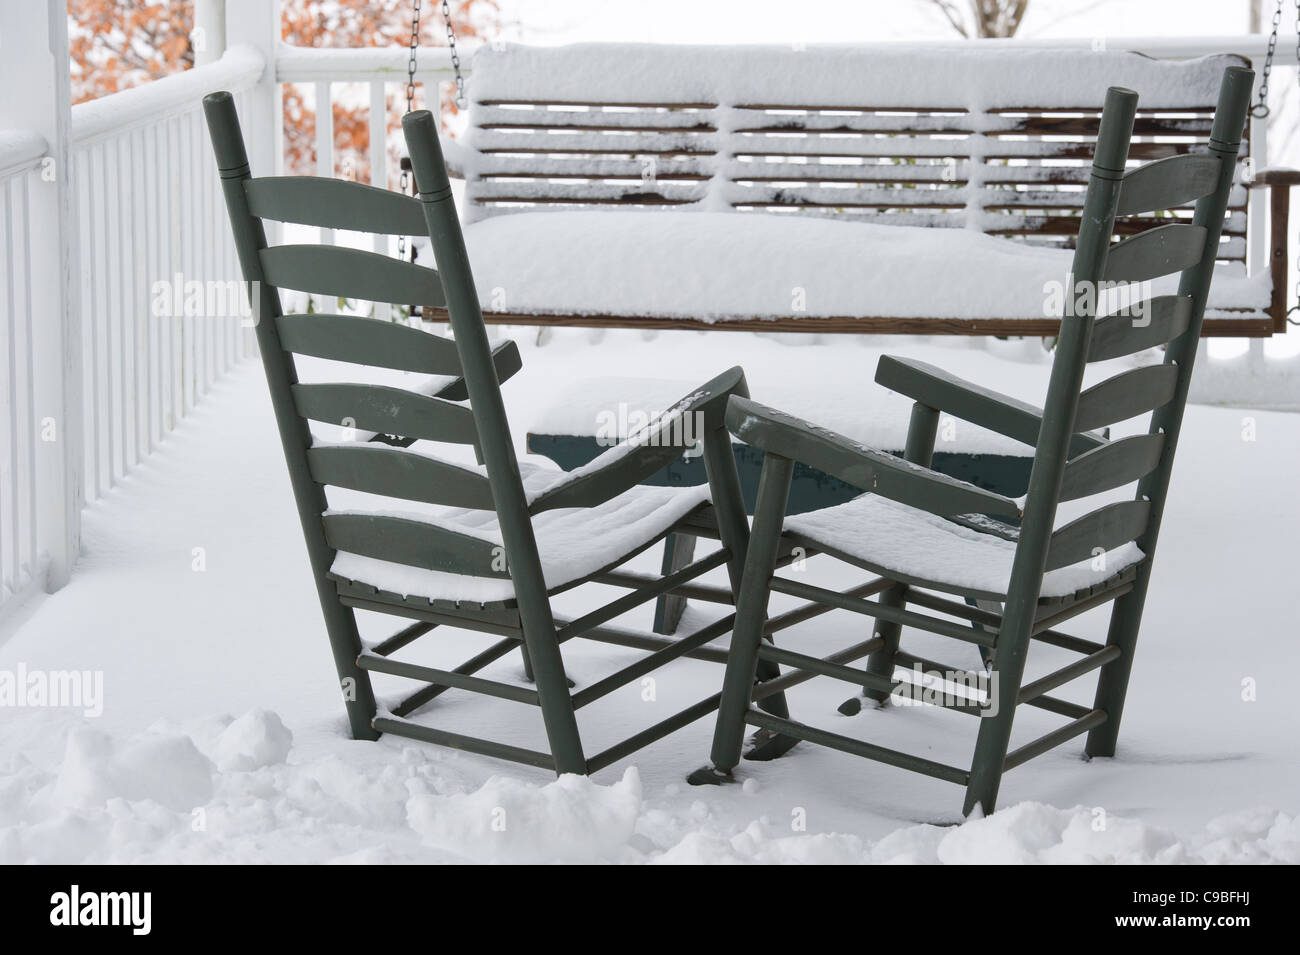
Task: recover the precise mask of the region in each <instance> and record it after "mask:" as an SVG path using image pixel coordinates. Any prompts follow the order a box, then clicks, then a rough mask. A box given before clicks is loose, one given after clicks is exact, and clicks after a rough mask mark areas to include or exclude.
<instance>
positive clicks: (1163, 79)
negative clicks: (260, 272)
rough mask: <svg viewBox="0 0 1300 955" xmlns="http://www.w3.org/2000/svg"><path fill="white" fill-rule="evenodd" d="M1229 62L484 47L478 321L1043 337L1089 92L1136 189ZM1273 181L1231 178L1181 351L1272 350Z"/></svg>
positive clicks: (1203, 121) (1203, 133) (1264, 175)
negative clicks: (1126, 106) (1117, 126)
mask: <svg viewBox="0 0 1300 955" xmlns="http://www.w3.org/2000/svg"><path fill="white" fill-rule="evenodd" d="M1244 64H1245V60H1244V59H1242V58H1241V57H1238V56H1232V55H1226V54H1225V55H1220V56H1207V57H1203V58H1200V59H1195V60H1171V59H1155V58H1152V57H1148V56H1144V55H1142V54H1141V52H1140V51H1139V52H1131V51H1124V50H1092V49H1077V48H1076V49H1017V50H1010V49H1007V48H1004V47H996V48H988V49H985V48H982V47H979V46H974V45H971V44H962V45H942V44H924V45H910V44H897V43H892V44H861V45H853V46H825V47H810V48H807V49H805V48H802V47H799V48H795V49H792V48H790V47H788V46H787V47H774V46H767V47H765V46H727V47H718V46H705V45H671V46H670V45H656V44H576V45H573V46H560V47H528V46H520V45H514V44H493V45H490V46H484V47H481V48H480V49H479V50H478V51H477V52H476V54H475V57H474V68H473V76H472V77H471V79H470V83H469V87H468V90H469V95H470V98H471V104H470V109H469V115H468V119H469V127H468V129H467V131H466V134H465V135H464V136H463V137H462V138H460V139H459V140H457V141H456V143H455V147H454V153H449V154H448V155H449V158H450V160H451V163H452V165H453V166H454V167H455V169H456V171H457V173H458V174H459V175H461V176H463V178H464V180H465V209H464V212H465V215H466V221H467V223H468V224H469V225H468V227H467V229H466V240H467V243H468V245H469V250H470V257H471V261H472V262H473V263H474V273H475V279H476V282H477V285H478V293H479V300H480V302H481V304H482V306H483V310H484V314H485V317H486V319H487V320H488V321H489V322H499V323H504V324H538V325H591V326H608V327H680V328H710V327H712V328H730V329H764V328H766V329H769V330H774V331H777V330H779V331H793V332H818V331H838V332H856V333H867V334H870V333H904V334H934V333H938V334H950V333H951V334H965V335H994V334H996V335H1022V334H1023V335H1054V334H1056V330H1057V326H1058V324H1059V319H1060V315H1061V310H1060V308H1059V305H1057V304H1054V303H1053V301H1052V299H1051V296H1050V295H1049V294H1048V293H1047V292H1046V291H1045V288H1044V286H1045V283H1048V282H1051V283H1055V284H1056V285H1058V286H1059V285H1062V284H1063V283H1064V279H1065V275H1066V272H1067V270H1068V268H1069V248H1070V247H1071V245H1072V243H1073V241H1074V237H1075V234H1076V232H1077V230H1078V227H1079V215H1080V212H1081V209H1082V203H1083V197H1084V187H1085V186H1086V184H1087V182H1088V174H1089V170H1088V165H1089V161H1090V159H1091V155H1092V149H1093V143H1094V142H1095V137H1096V133H1097V124H1098V121H1099V117H1100V105H1101V98H1102V96H1103V95H1104V93H1105V91H1106V88H1107V87H1108V86H1111V85H1122V86H1125V87H1127V88H1129V89H1133V90H1135V91H1137V93H1138V94H1139V95H1140V96H1141V97H1142V109H1143V113H1142V116H1141V117H1140V118H1139V120H1138V135H1139V136H1140V137H1141V139H1140V140H1139V141H1138V142H1136V143H1135V144H1134V147H1133V155H1132V157H1131V164H1134V165H1135V164H1136V163H1137V162H1138V161H1139V160H1150V159H1160V158H1169V157H1177V156H1181V155H1188V154H1193V153H1199V152H1204V151H1205V150H1206V149H1207V144H1208V137H1209V131H1210V121H1211V116H1212V114H1213V111H1214V105H1215V97H1216V96H1217V92H1218V87H1219V79H1220V77H1221V76H1222V75H1223V71H1224V69H1225V68H1227V67H1228V66H1235V65H1244ZM792 77H793V78H795V79H794V81H792V79H791V78H792ZM1266 122H1267V120H1265V119H1256V120H1254V121H1252V124H1251V125H1252V130H1251V131H1250V135H1251V137H1255V136H1256V134H1257V133H1259V132H1262V131H1263V129H1264V124H1265V123H1266ZM1253 152H1254V141H1253V140H1252V141H1251V142H1243V144H1242V153H1241V157H1240V162H1241V163H1246V162H1249V161H1251V160H1254V161H1255V163H1256V165H1257V166H1258V165H1262V163H1261V162H1260V157H1257V156H1252V155H1248V154H1250V153H1253ZM1296 181H1300V173H1295V172H1293V171H1291V170H1257V171H1256V174H1255V176H1254V178H1253V179H1249V181H1248V177H1247V175H1246V174H1245V171H1244V170H1243V171H1242V172H1241V174H1240V175H1239V181H1238V182H1237V183H1236V184H1235V185H1234V187H1233V189H1232V192H1231V194H1230V195H1229V201H1228V207H1227V217H1226V221H1225V223H1224V229H1223V235H1222V242H1221V244H1220V247H1219V249H1218V258H1219V260H1220V262H1221V266H1222V267H1221V268H1220V270H1219V274H1218V275H1216V277H1215V285H1214V291H1213V292H1212V293H1211V296H1212V297H1211V301H1210V303H1209V307H1208V309H1207V319H1206V321H1205V323H1204V326H1203V333H1204V334H1208V335H1234V336H1236V335H1269V334H1273V333H1275V332H1278V331H1284V330H1285V312H1286V292H1287V289H1286V278H1285V267H1284V266H1285V263H1286V262H1287V261H1288V260H1289V256H1288V254H1287V250H1286V247H1285V246H1286V241H1287V240H1286V238H1285V237H1286V236H1287V235H1288V233H1289V229H1288V225H1287V207H1286V205H1285V203H1281V202H1272V203H1270V202H1269V201H1268V200H1267V199H1266V197H1263V196H1259V197H1257V198H1256V199H1255V200H1254V201H1250V199H1249V193H1250V189H1251V188H1252V187H1254V186H1259V187H1262V188H1266V189H1270V190H1277V189H1282V190H1286V189H1288V188H1289V187H1290V185H1291V184H1293V183H1294V182H1296ZM1282 195H1283V196H1284V195H1285V193H1283V194H1282ZM1190 214H1191V210H1190V207H1189V206H1188V205H1186V204H1183V205H1180V206H1176V207H1172V208H1170V209H1153V210H1149V211H1148V212H1145V213H1143V215H1142V216H1138V217H1134V218H1133V219H1132V220H1131V221H1127V222H1124V223H1122V224H1120V225H1119V226H1118V228H1121V229H1122V230H1125V234H1131V233H1136V232H1139V231H1141V230H1142V229H1146V228H1149V227H1152V226H1155V225H1160V224H1165V223H1169V222H1170V221H1171V218H1170V217H1172V218H1177V219H1181V220H1184V221H1185V220H1186V219H1187V217H1188V216H1190ZM1264 217H1268V218H1269V220H1270V221H1269V222H1268V223H1265V222H1263V221H1262V219H1263V218H1264ZM1265 225H1267V226H1268V227H1269V228H1268V233H1269V234H1270V235H1271V236H1276V237H1277V239H1276V240H1270V242H1269V243H1265V242H1264V241H1263V236H1264V231H1265V230H1264V228H1263V227H1264V226H1265ZM1248 236H1249V237H1250V240H1251V241H1250V244H1251V246H1252V249H1254V248H1258V250H1259V251H1258V252H1256V251H1250V250H1248V249H1247V237H1248ZM1256 239H1259V240H1260V241H1258V242H1256ZM1248 263H1249V266H1250V272H1252V273H1253V274H1250V275H1248V270H1247V264H1248ZM434 311H435V312H436V311H437V310H436V309H435V310H434Z"/></svg>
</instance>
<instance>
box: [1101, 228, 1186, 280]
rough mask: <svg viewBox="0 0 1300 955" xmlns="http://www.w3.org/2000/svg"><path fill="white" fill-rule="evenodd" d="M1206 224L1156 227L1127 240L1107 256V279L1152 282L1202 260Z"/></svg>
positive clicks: (1116, 246)
mask: <svg viewBox="0 0 1300 955" xmlns="http://www.w3.org/2000/svg"><path fill="white" fill-rule="evenodd" d="M1204 252H1205V227H1204V226H1198V225H1190V224H1184V223H1181V222H1180V223H1173V224H1170V225H1163V226H1157V227H1156V228H1154V229H1148V230H1146V231H1145V232H1143V233H1142V234H1141V235H1135V236H1133V237H1132V238H1129V239H1125V240H1124V241H1122V242H1119V243H1117V244H1116V245H1115V246H1114V247H1113V248H1111V250H1110V254H1109V255H1108V256H1107V258H1106V273H1105V279H1106V281H1108V282H1149V281H1151V280H1152V279H1157V278H1159V277H1160V276H1162V275H1168V274H1169V273H1171V272H1181V271H1182V270H1183V269H1189V268H1191V267H1192V266H1193V265H1196V264H1197V263H1198V262H1200V261H1201V257H1202V255H1203V254H1204Z"/></svg>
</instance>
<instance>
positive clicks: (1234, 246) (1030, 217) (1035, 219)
mask: <svg viewBox="0 0 1300 955" xmlns="http://www.w3.org/2000/svg"><path fill="white" fill-rule="evenodd" d="M989 211H990V212H992V211H993V210H989ZM999 214H1000V215H1002V216H1003V217H1004V218H1003V219H1002V220H997V221H994V220H991V219H990V220H986V223H985V228H984V231H985V232H987V233H989V234H990V235H1039V234H1041V235H1059V236H1065V237H1068V238H1070V239H1073V238H1074V237H1075V236H1077V235H1078V234H1079V217H1078V216H1075V215H1057V216H1052V215H1039V214H1035V213H1034V212H1032V211H1031V212H1010V211H1009V212H1004V213H999ZM1240 221H1241V222H1242V226H1243V230H1244V223H1245V217H1244V216H1242V217H1241V220H1240ZM1004 222H1005V224H1003V223H1004ZM1169 224H1170V222H1169V220H1168V219H1148V218H1141V217H1137V216H1132V217H1129V218H1127V219H1116V220H1115V234H1116V235H1121V236H1133V235H1141V234H1142V233H1144V232H1148V231H1150V230H1151V229H1159V228H1164V227H1165V226H1166V225H1169ZM1223 233H1224V237H1225V238H1224V241H1222V242H1221V243H1220V244H1219V249H1218V252H1217V254H1216V256H1215V257H1216V258H1220V259H1232V258H1241V257H1242V256H1244V255H1245V252H1246V249H1245V245H1244V242H1243V241H1239V240H1241V239H1242V238H1243V237H1244V235H1245V232H1244V231H1237V230H1235V229H1230V228H1229V227H1228V226H1227V225H1226V224H1225V226H1224V230H1223Z"/></svg>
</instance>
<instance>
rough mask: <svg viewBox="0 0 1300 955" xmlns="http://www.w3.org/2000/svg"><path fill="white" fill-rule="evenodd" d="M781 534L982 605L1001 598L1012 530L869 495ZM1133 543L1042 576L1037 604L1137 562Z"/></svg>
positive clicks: (789, 524) (796, 521) (797, 518)
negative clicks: (961, 520) (973, 598)
mask: <svg viewBox="0 0 1300 955" xmlns="http://www.w3.org/2000/svg"><path fill="white" fill-rule="evenodd" d="M785 531H786V534H787V535H789V536H790V538H791V539H793V540H795V541H797V542H799V543H801V544H804V545H805V546H808V547H811V548H813V549H816V550H819V551H824V552H826V553H833V554H835V555H836V556H838V557H840V558H841V559H844V560H848V561H850V562H851V563H855V564H858V565H859V566H862V567H865V568H866V569H868V570H871V571H872V572H874V573H877V574H881V575H882V576H885V577H888V578H889V579H891V580H900V581H903V582H905V583H909V584H915V585H918V586H921V587H929V588H933V589H936V590H943V591H947V592H950V593H956V594H961V595H962V596H966V595H971V596H976V597H979V598H981V599H986V600H996V601H1002V600H1005V599H1006V595H1007V590H1008V588H1009V587H1010V584H1011V563H1012V560H1013V559H1014V558H1015V555H1016V544H1015V540H1016V537H1017V536H1018V529H1017V528H1015V527H1014V526H1013V525H1008V524H1004V523H1002V522H1000V521H994V520H992V519H989V520H987V521H979V522H976V521H972V522H970V524H959V523H955V522H953V521H950V520H945V519H944V518H942V517H936V516H935V515H933V514H929V513H927V512H925V511H922V510H918V509H917V508H914V507H908V506H907V505H906V504H899V503H897V502H895V501H891V500H889V499H887V498H883V497H879V496H877V495H875V494H863V495H862V496H860V497H856V498H854V499H853V500H852V501H849V502H848V503H847V504H840V505H838V506H836V507H827V508H823V509H822V510H820V511H812V512H810V513H808V514H798V515H794V516H791V517H787V518H786V521H785ZM1142 557H1143V555H1142V551H1141V550H1139V549H1138V546H1137V544H1135V543H1133V542H1132V541H1129V542H1126V543H1124V544H1121V545H1120V546H1119V547H1117V548H1115V549H1113V550H1111V551H1109V552H1105V553H1104V555H1098V556H1097V557H1093V556H1089V557H1088V558H1087V559H1085V560H1082V561H1079V562H1078V563H1075V564H1071V565H1069V566H1066V567H1060V568H1058V569H1056V570H1052V571H1049V572H1048V573H1047V574H1045V575H1044V576H1043V584H1042V590H1041V591H1040V594H1039V596H1040V598H1041V599H1044V600H1049V601H1055V600H1059V599H1060V598H1065V597H1075V596H1083V595H1086V594H1087V593H1088V592H1089V591H1091V589H1092V588H1093V587H1096V586H1098V585H1099V584H1103V583H1106V584H1109V583H1110V582H1112V581H1113V579H1114V578H1115V577H1116V576H1117V575H1121V574H1123V573H1124V572H1125V571H1127V570H1128V568H1130V567H1132V566H1133V565H1134V564H1136V563H1137V562H1138V561H1140V560H1142Z"/></svg>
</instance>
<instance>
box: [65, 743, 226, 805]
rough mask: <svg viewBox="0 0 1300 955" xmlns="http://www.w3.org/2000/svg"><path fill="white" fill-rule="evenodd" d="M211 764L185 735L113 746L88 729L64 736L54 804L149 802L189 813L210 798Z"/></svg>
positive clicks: (113, 744) (114, 744)
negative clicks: (66, 740)
mask: <svg viewBox="0 0 1300 955" xmlns="http://www.w3.org/2000/svg"><path fill="white" fill-rule="evenodd" d="M212 768H213V767H212V763H211V761H209V760H208V758H207V757H206V756H204V755H203V754H202V753H201V752H199V750H198V748H197V747H196V746H195V745H194V741H193V740H191V739H190V738H189V737H188V736H174V735H164V734H146V735H145V736H143V737H140V738H138V739H136V740H133V741H129V742H125V743H123V742H119V741H117V740H114V739H113V738H112V737H110V736H108V735H107V734H105V733H101V732H99V731H98V730H92V729H84V728H82V729H75V730H73V731H72V732H71V733H69V734H68V743H67V748H66V749H65V751H64V756H63V764H62V766H61V767H60V769H59V774H58V778H57V779H56V781H55V783H54V787H53V793H52V795H53V797H54V802H55V803H56V804H58V805H61V806H66V807H74V808H83V809H85V808H93V807H100V806H103V805H105V804H106V803H108V802H109V801H110V800H114V799H123V800H126V801H127V802H140V801H142V800H152V801H154V802H156V803H159V804H161V805H163V806H165V807H166V808H168V809H171V810H174V811H177V812H189V811H190V810H191V809H193V808H194V807H195V806H201V805H203V804H204V803H206V802H207V801H208V800H209V799H210V798H211V797H212Z"/></svg>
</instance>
